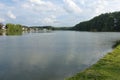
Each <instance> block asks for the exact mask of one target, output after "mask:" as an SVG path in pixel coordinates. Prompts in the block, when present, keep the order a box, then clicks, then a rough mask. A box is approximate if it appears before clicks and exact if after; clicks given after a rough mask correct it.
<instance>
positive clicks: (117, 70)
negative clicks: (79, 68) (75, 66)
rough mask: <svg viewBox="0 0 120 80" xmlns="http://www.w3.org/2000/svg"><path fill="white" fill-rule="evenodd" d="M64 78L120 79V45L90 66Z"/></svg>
mask: <svg viewBox="0 0 120 80" xmlns="http://www.w3.org/2000/svg"><path fill="white" fill-rule="evenodd" d="M65 80H120V45H119V46H117V47H116V48H115V49H114V50H113V51H112V52H111V53H108V54H107V55H105V57H103V58H102V59H100V60H99V61H98V62H97V63H96V64H94V65H92V66H91V67H90V68H88V69H86V70H84V71H83V72H80V73H78V74H76V75H75V76H73V77H70V78H68V79H65Z"/></svg>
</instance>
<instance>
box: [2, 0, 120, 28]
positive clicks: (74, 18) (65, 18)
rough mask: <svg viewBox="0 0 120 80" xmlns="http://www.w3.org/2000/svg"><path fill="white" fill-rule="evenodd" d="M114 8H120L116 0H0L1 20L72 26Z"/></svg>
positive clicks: (28, 24)
mask: <svg viewBox="0 0 120 80" xmlns="http://www.w3.org/2000/svg"><path fill="white" fill-rule="evenodd" d="M114 11H120V0H0V22H2V23H4V24H6V23H15V24H18V23H19V24H23V25H27V26H32V25H36V26H38V25H40V26H44V25H51V26H74V25H75V24H77V23H79V22H81V21H85V20H89V19H91V18H93V17H94V16H96V15H99V14H101V13H106V12H114Z"/></svg>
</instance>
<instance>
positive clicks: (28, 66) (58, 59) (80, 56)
mask: <svg viewBox="0 0 120 80" xmlns="http://www.w3.org/2000/svg"><path fill="white" fill-rule="evenodd" d="M116 40H120V33H117V32H77V31H52V32H49V33H39V32H37V33H23V34H22V35H18V36H17V35H14V36H12V35H11V36H6V35H2V36H0V80H64V79H65V78H67V77H69V76H72V75H74V74H76V73H78V72H80V71H82V70H84V69H85V68H87V67H89V66H90V65H92V64H94V63H96V62H97V61H98V60H99V59H100V58H101V57H103V56H104V55H105V54H106V53H107V52H109V51H111V50H112V48H111V47H112V45H113V44H114V41H116Z"/></svg>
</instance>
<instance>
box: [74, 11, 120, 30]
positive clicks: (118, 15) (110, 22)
mask: <svg viewBox="0 0 120 80" xmlns="http://www.w3.org/2000/svg"><path fill="white" fill-rule="evenodd" d="M72 29H73V30H78V31H120V12H114V13H105V14H101V15H99V16H96V17H94V18H93V19H91V20H89V21H84V22H80V23H79V24H77V25H75V26H74V27H73V28H72Z"/></svg>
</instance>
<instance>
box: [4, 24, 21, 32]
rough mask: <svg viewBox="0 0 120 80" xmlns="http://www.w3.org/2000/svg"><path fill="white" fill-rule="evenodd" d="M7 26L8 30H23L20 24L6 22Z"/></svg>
mask: <svg viewBox="0 0 120 80" xmlns="http://www.w3.org/2000/svg"><path fill="white" fill-rule="evenodd" d="M6 28H7V31H8V32H21V31H22V26H21V25H19V24H11V23H8V24H6Z"/></svg>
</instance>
